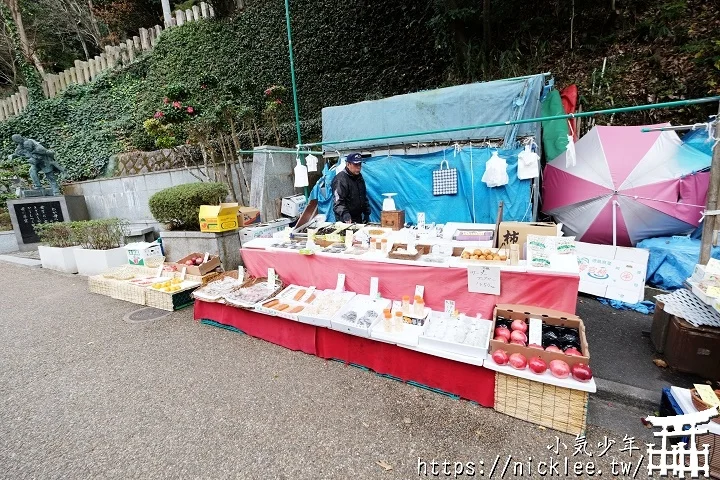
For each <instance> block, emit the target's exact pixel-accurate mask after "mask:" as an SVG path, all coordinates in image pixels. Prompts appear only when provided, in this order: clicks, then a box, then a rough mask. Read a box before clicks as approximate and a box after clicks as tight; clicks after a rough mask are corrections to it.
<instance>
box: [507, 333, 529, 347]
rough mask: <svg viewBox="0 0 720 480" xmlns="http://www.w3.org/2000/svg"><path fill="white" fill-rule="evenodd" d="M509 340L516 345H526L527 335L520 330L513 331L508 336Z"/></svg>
mask: <svg viewBox="0 0 720 480" xmlns="http://www.w3.org/2000/svg"><path fill="white" fill-rule="evenodd" d="M510 340H511V341H513V342H517V343H520V342H522V344H523V345H527V335H525V334H524V333H523V332H521V331H520V330H513V331H512V333H511V334H510Z"/></svg>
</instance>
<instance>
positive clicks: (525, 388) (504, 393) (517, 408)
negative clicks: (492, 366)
mask: <svg viewBox="0 0 720 480" xmlns="http://www.w3.org/2000/svg"><path fill="white" fill-rule="evenodd" d="M588 398H589V395H588V393H587V392H581V391H579V390H572V389H569V388H562V387H555V386H553V385H547V384H545V383H540V382H535V381H531V380H526V379H524V378H518V377H514V376H512V375H505V374H503V373H496V374H495V410H496V411H498V412H500V413H504V414H506V415H509V416H511V417H515V418H519V419H520V420H525V421H527V422H530V423H534V424H536V425H542V426H544V427H548V428H552V429H554V430H558V431H560V432H564V433H569V434H571V435H579V434H581V433H583V432H584V431H585V428H586V426H587V405H588Z"/></svg>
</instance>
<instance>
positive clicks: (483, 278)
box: [468, 265, 500, 295]
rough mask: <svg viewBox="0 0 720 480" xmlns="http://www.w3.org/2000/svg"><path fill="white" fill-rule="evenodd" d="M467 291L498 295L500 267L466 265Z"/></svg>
mask: <svg viewBox="0 0 720 480" xmlns="http://www.w3.org/2000/svg"><path fill="white" fill-rule="evenodd" d="M468 292H473V293H486V294H489V295H500V267H489V266H485V265H470V266H468Z"/></svg>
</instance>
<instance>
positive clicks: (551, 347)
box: [545, 345, 563, 353]
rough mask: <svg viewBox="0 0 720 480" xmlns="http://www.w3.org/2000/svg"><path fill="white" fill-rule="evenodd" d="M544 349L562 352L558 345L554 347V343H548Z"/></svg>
mask: <svg viewBox="0 0 720 480" xmlns="http://www.w3.org/2000/svg"><path fill="white" fill-rule="evenodd" d="M545 351H546V352H557V353H563V351H562V350H560V349H559V348H558V347H556V346H555V345H548V346H547V348H546V349H545Z"/></svg>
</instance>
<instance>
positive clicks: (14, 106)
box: [10, 93, 20, 116]
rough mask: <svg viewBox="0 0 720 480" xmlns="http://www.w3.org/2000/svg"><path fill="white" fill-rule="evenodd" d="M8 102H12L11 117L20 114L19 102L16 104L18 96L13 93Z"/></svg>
mask: <svg viewBox="0 0 720 480" xmlns="http://www.w3.org/2000/svg"><path fill="white" fill-rule="evenodd" d="M10 101H11V102H12V109H13V116H14V115H18V114H19V113H20V102H18V94H17V93H13V94H12V95H10Z"/></svg>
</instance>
